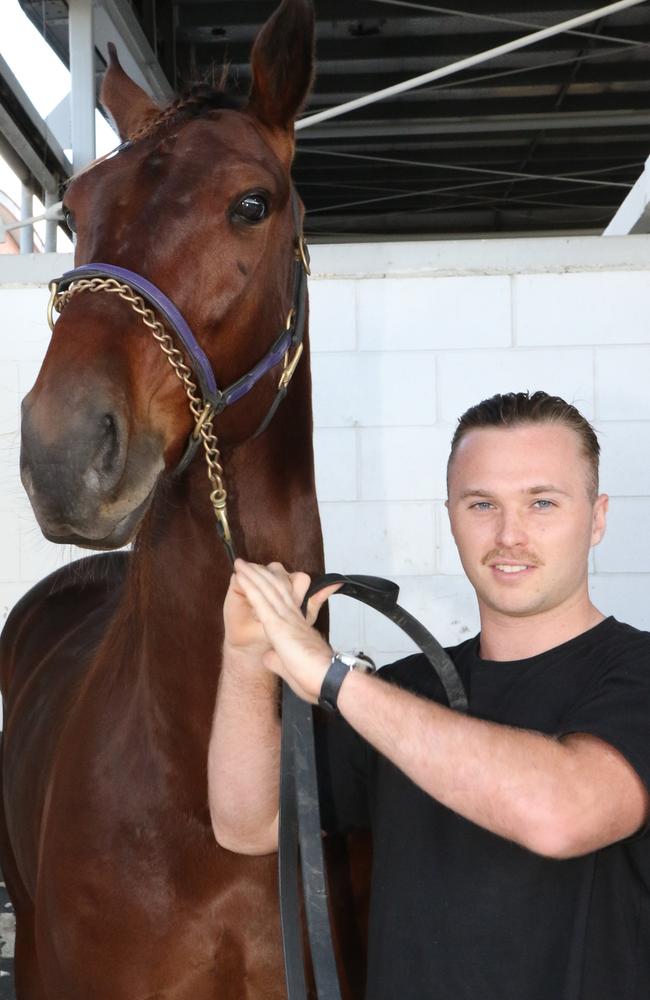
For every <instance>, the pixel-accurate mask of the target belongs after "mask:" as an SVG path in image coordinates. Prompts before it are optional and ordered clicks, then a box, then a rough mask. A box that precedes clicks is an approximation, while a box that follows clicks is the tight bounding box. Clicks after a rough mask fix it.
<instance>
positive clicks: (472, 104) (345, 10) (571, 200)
mask: <svg viewBox="0 0 650 1000" xmlns="http://www.w3.org/2000/svg"><path fill="white" fill-rule="evenodd" d="M21 4H22V6H23V8H24V9H25V11H26V12H27V13H28V14H29V16H30V17H31V18H32V20H33V21H34V22H35V23H37V24H38V26H39V27H42V24H43V21H42V18H43V16H44V17H45V22H46V27H47V36H48V39H49V40H50V41H51V43H52V44H53V46H54V47H55V48H56V49H57V50H58V51H59V53H60V54H61V55H62V57H63V58H64V59H67V55H68V53H67V24H66V21H67V7H66V4H65V3H64V2H63V0H21ZM132 6H133V8H134V10H135V12H136V14H137V16H138V18H139V20H140V23H141V25H142V27H143V29H144V31H145V33H146V35H147V37H148V40H149V42H150V44H151V46H152V48H153V49H154V51H155V52H156V54H157V57H158V60H159V62H160V65H161V67H162V69H163V71H164V72H165V74H166V76H167V78H168V79H169V81H170V83H172V85H173V86H174V87H175V89H182V88H183V86H185V85H186V84H187V83H188V82H189V81H191V80H196V79H197V78H198V79H211V78H212V77H213V76H214V75H215V73H216V74H217V75H218V72H219V68H220V67H221V65H222V63H224V62H228V63H229V64H230V67H231V77H232V79H233V81H234V83H235V84H236V85H237V86H238V87H239V88H240V89H241V90H242V91H246V90H247V88H248V84H249V71H248V56H249V52H250V47H251V44H252V42H253V39H254V37H255V34H256V32H257V30H258V29H259V27H260V26H261V24H262V23H263V21H264V20H265V19H266V18H267V17H268V16H269V15H270V13H271V12H272V11H273V9H274V7H275V4H274V3H273V2H271V0H159V2H155V3H154V2H153V0H133V3H132ZM594 7H595V5H594V4H593V3H580V2H573V3H569V2H564V0H554V2H539V0H537V2H532V3H531V4H530V6H528V5H527V4H525V3H524V2H523V0H519V2H517V0H495V2H494V3H493V4H491V5H489V7H488V5H486V4H485V3H484V2H483V0H463V2H462V9H460V8H459V9H458V10H456V8H455V7H454V8H453V12H452V11H451V10H449V9H446V8H443V7H436V6H434V5H431V4H429V3H427V2H426V0H423V2H417V0H412V2H411V0H359V2H352V3H342V2H340V0H316V3H315V8H316V17H317V77H316V84H315V88H314V92H313V94H312V96H311V99H310V103H309V106H308V108H307V110H306V113H312V112H314V111H317V110H320V109H322V108H325V107H328V106H332V105H337V104H341V103H343V102H344V101H347V100H350V99H352V98H354V97H357V96H360V95H362V94H365V93H368V92H372V91H376V90H379V89H381V88H383V87H386V86H389V85H391V84H393V83H397V82H399V81H401V80H404V79H407V78H409V77H413V76H416V75H418V74H420V73H424V72H427V71H429V70H432V69H435V68H436V67H439V66H443V65H446V64H448V63H452V62H455V61H457V60H459V59H461V58H463V57H465V56H468V55H471V54H473V53H478V52H481V51H485V50H487V49H490V48H493V47H494V46H497V45H500V44H502V43H504V42H507V41H509V40H512V39H514V38H517V37H519V36H521V35H522V34H528V33H530V32H532V31H534V30H535V29H536V28H540V27H545V26H548V25H551V24H554V23H557V22H559V21H563V20H566V19H568V18H569V17H572V16H574V15H576V14H579V13H583V12H586V11H589V10H593V9H594ZM97 68H98V72H99V71H100V70H101V68H102V67H101V61H99V62H98V67H97ZM649 153H650V4H649V3H648V2H646V3H642V4H641V5H639V6H637V7H632V8H630V9H628V10H625V11H622V12H620V13H618V14H616V15H614V16H610V17H608V18H605V19H602V18H601V19H600V20H598V21H595V22H593V23H591V24H588V25H586V26H585V27H583V28H581V29H580V30H579V31H577V32H575V33H571V34H569V33H565V34H562V35H559V36H556V37H553V38H550V39H548V40H546V41H543V42H541V43H537V44H535V45H534V46H533V47H530V48H525V49H521V50H519V51H517V52H512V53H510V54H508V55H505V56H501V57H500V58H498V59H494V60H491V61H490V62H486V63H485V64H483V65H481V66H477V67H474V68H473V69H471V70H467V71H465V72H463V73H460V74H458V75H454V76H451V77H449V78H447V79H444V80H441V81H439V82H437V83H434V84H432V85H429V86H425V87H420V88H418V89H417V90H413V91H411V92H409V93H406V94H403V95H401V96H399V97H395V98H392V99H390V100H388V101H382V102H381V103H378V104H373V105H371V106H369V107H366V108H363V109H360V110H358V111H356V112H353V113H351V114H347V115H345V116H344V117H341V118H336V119H334V120H331V121H327V122H324V123H322V124H320V125H316V126H314V127H311V128H307V129H304V130H301V131H300V132H299V133H298V154H297V157H296V164H295V171H294V174H295V178H296V182H297V185H298V188H299V190H300V193H301V195H302V197H303V199H304V201H305V204H306V207H307V212H308V214H307V231H308V233H309V234H311V235H312V236H313V235H319V236H321V237H322V238H350V239H352V238H359V237H362V238H363V237H365V238H367V237H373V236H377V237H384V236H389V237H394V238H402V237H408V236H435V237H443V236H444V237H463V236H469V235H478V234H486V235H498V234H504V233H515V234H522V235H527V234H531V233H552V232H553V233H558V232H601V231H602V229H603V228H604V227H605V226H606V224H607V223H608V222H609V220H610V219H611V217H612V215H613V214H614V212H615V211H616V209H617V208H618V206H619V205H620V203H621V201H622V200H623V198H624V197H625V195H626V193H627V191H628V189H629V187H630V186H631V185H632V184H633V183H634V181H635V180H636V178H637V177H638V176H639V174H640V172H641V169H642V167H643V163H644V161H645V159H646V157H647V156H648V154H649Z"/></svg>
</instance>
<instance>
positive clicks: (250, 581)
mask: <svg viewBox="0 0 650 1000" xmlns="http://www.w3.org/2000/svg"><path fill="white" fill-rule="evenodd" d="M276 565H278V566H279V564H276ZM235 571H236V573H237V576H238V578H239V581H240V585H241V586H242V587H243V588H244V591H245V593H246V594H247V596H248V595H249V591H250V588H251V587H252V588H254V590H255V591H256V592H257V594H258V596H259V597H260V598H262V599H263V600H264V602H265V603H266V604H267V605H268V607H269V609H271V608H272V609H273V610H274V611H275V613H276V614H278V615H281V616H282V617H286V614H287V613H290V612H293V611H295V608H296V604H295V601H294V599H293V593H292V588H291V579H290V577H289V575H288V573H287V572H286V571H285V570H284V569H283V567H281V566H279V568H278V569H271V568H270V567H267V566H259V565H258V564H256V563H247V562H244V561H243V560H237V563H236V565H235ZM247 588H248V589H247Z"/></svg>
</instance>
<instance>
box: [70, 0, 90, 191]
mask: <svg viewBox="0 0 650 1000" xmlns="http://www.w3.org/2000/svg"><path fill="white" fill-rule="evenodd" d="M68 28H69V39H70V76H71V83H72V93H71V97H70V110H71V119H72V167H73V170H74V171H75V173H76V171H77V170H81V169H82V167H85V166H87V165H88V164H89V163H91V162H92V161H93V160H94V159H95V70H94V58H93V57H94V51H95V49H94V43H93V0H68Z"/></svg>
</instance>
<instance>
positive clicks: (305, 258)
mask: <svg viewBox="0 0 650 1000" xmlns="http://www.w3.org/2000/svg"><path fill="white" fill-rule="evenodd" d="M296 251H297V252H296V257H297V258H298V260H301V261H302V266H303V267H304V269H305V274H306V275H307V276H308V277H309V275H310V274H311V267H310V266H309V251H308V250H307V244H306V243H305V237H304V236H303V234H302V233H301V234H300V236H299V237H298V246H297V248H296Z"/></svg>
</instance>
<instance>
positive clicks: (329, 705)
mask: <svg viewBox="0 0 650 1000" xmlns="http://www.w3.org/2000/svg"><path fill="white" fill-rule="evenodd" d="M351 669H352V667H350V666H349V664H347V663H344V662H343V660H340V659H339V657H338V656H337V655H336V654H335V655H334V656H333V657H332V662H331V663H330V665H329V667H328V668H327V673H326V674H325V676H324V677H323V683H322V684H321V689H320V695H319V696H318V704H319V705H320V707H321V708H324V709H325V711H326V712H338V704H337V703H338V697H339V691H340V690H341V684H342V683H343V681H344V680H345V678H346V677H347V675H348V674H349V673H350V670H351Z"/></svg>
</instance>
